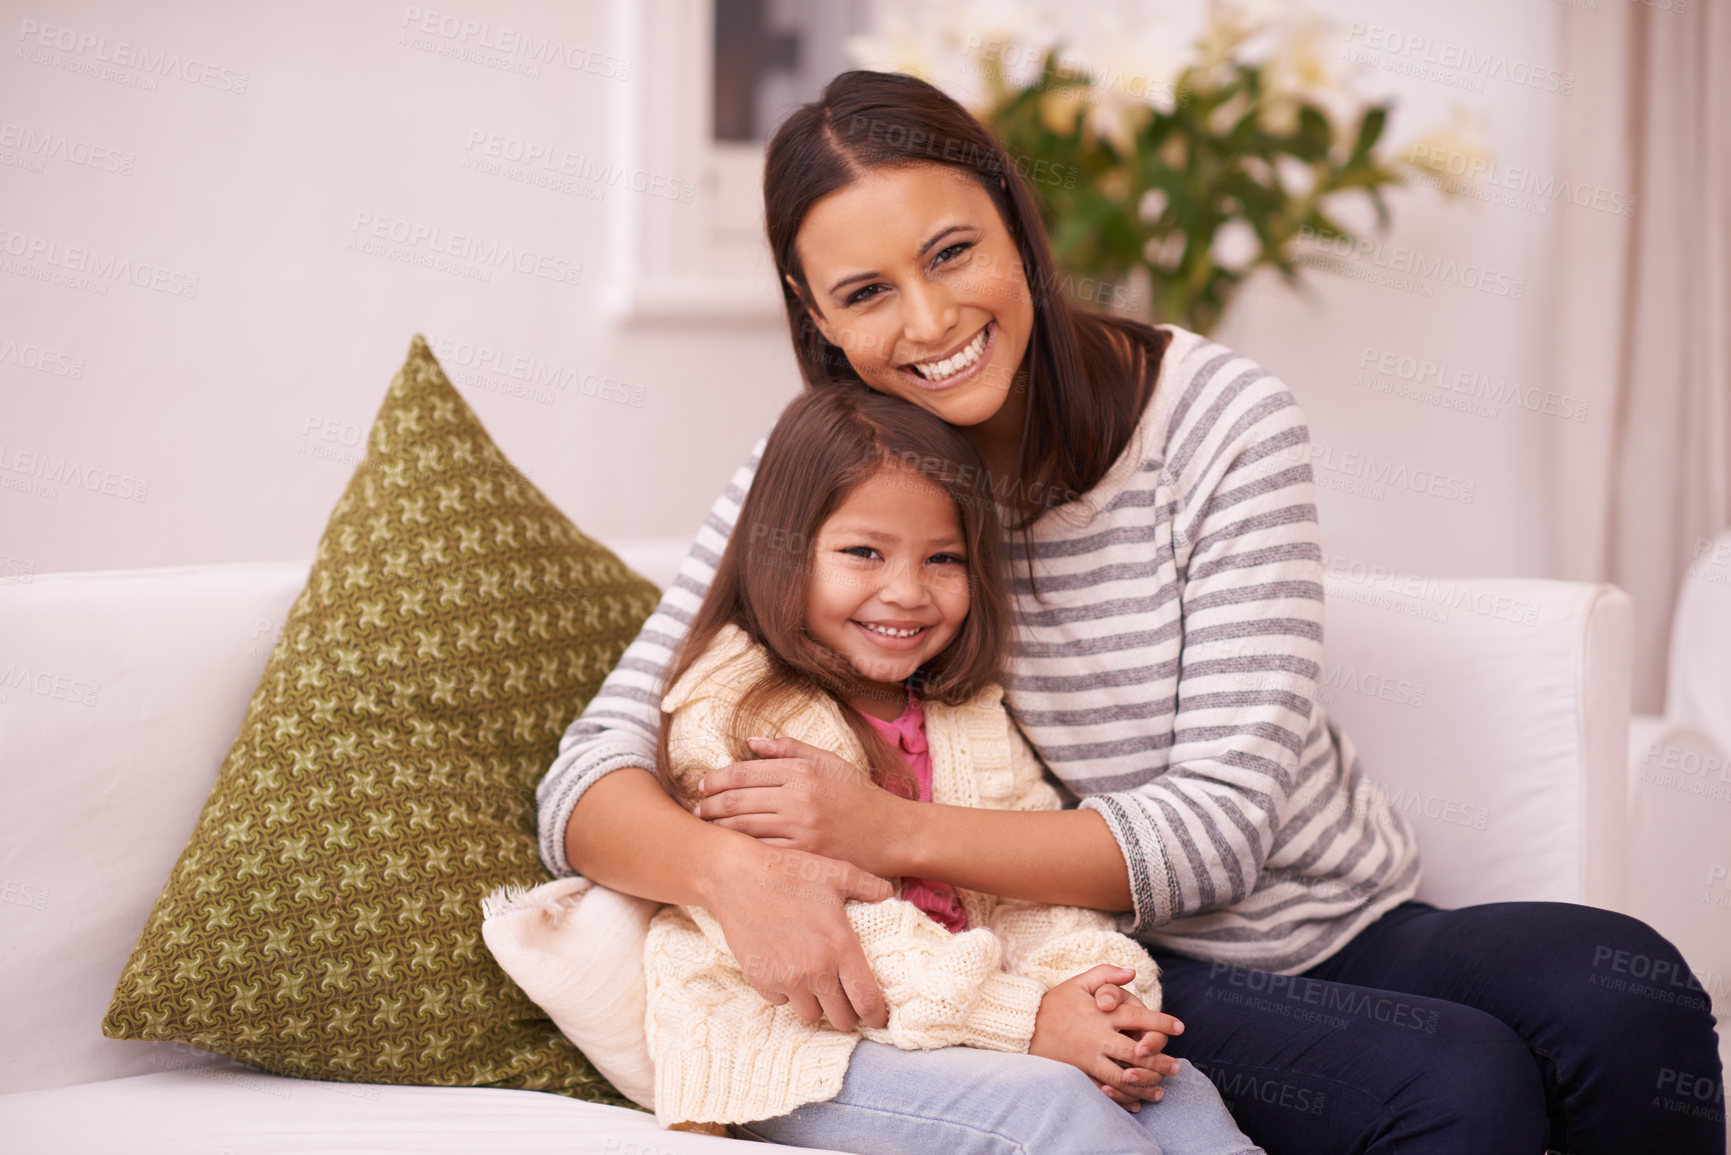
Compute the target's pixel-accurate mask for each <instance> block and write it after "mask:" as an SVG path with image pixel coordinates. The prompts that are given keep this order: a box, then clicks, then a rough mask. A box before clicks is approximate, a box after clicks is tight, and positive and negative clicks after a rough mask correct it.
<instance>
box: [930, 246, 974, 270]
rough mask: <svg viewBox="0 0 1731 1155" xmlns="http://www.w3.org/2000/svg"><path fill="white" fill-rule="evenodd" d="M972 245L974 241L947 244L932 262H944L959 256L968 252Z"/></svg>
mask: <svg viewBox="0 0 1731 1155" xmlns="http://www.w3.org/2000/svg"><path fill="white" fill-rule="evenodd" d="M971 247H973V243H972V242H971V241H957V242H956V243H955V244H953V245H947V246H945V247H944V248H943V249H942V250H941V251H939V253H938V255H937V257H936V259H935V260H934V261H933V262H932V263H933V264H943V263H944V262H945V261H947V260H950V259H952V258H953V257H955V256H959V255H961V254H962V253H964V252H966V251H967V250H968V249H969V248H971Z"/></svg>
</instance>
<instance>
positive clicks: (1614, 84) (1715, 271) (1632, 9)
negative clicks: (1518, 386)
mask: <svg viewBox="0 0 1731 1155" xmlns="http://www.w3.org/2000/svg"><path fill="white" fill-rule="evenodd" d="M1558 15H1559V19H1560V20H1561V21H1562V53H1563V62H1564V63H1563V67H1564V68H1565V69H1566V70H1568V71H1570V72H1572V73H1574V75H1575V78H1576V80H1575V90H1574V93H1573V94H1572V95H1571V96H1568V97H1566V98H1564V100H1565V105H1564V108H1563V109H1562V112H1561V132H1562V140H1561V145H1560V148H1559V157H1558V162H1557V163H1558V170H1559V173H1560V174H1561V176H1562V177H1564V178H1567V179H1568V180H1569V181H1570V182H1571V184H1572V185H1573V186H1574V187H1573V191H1572V199H1573V203H1564V201H1563V199H1562V198H1559V201H1558V202H1557V210H1558V213H1559V219H1558V221H1557V234H1556V235H1557V241H1558V246H1557V252H1556V262H1557V273H1558V276H1557V279H1556V283H1557V284H1558V286H1559V291H1558V294H1557V298H1556V311H1555V313H1554V315H1553V317H1552V321H1551V326H1550V328H1551V332H1550V338H1551V356H1550V358H1549V363H1550V365H1551V366H1552V370H1553V372H1554V374H1555V377H1554V380H1553V383H1552V387H1553V388H1555V389H1557V390H1558V391H1559V392H1562V393H1572V394H1574V395H1575V396H1578V397H1584V398H1586V399H1587V400H1588V402H1589V404H1590V406H1591V407H1592V410H1593V411H1594V412H1595V413H1596V414H1597V418H1596V419H1595V420H1591V421H1588V422H1586V423H1582V424H1575V423H1564V422H1557V423H1555V424H1556V425H1558V426H1559V428H1556V429H1553V430H1551V441H1550V448H1551V460H1550V462H1549V469H1548V476H1549V478H1550V480H1551V484H1552V487H1553V492H1552V494H1551V497H1552V501H1553V505H1552V508H1554V509H1556V510H1557V511H1558V516H1557V519H1556V522H1555V524H1554V527H1553V528H1554V533H1553V539H1552V542H1551V546H1552V556H1553V557H1554V558H1555V559H1556V562H1557V565H1556V570H1557V574H1558V576H1560V577H1566V578H1574V579H1577V580H1589V581H1611V582H1615V583H1616V584H1617V585H1619V586H1621V587H1622V588H1623V589H1625V590H1627V591H1628V592H1629V594H1630V596H1631V597H1632V598H1633V599H1634V601H1635V613H1636V668H1635V709H1636V710H1637V711H1638V712H1642V713H1655V714H1656V713H1660V712H1661V709H1662V706H1663V702H1664V680H1665V656H1666V653H1667V651H1668V647H1669V642H1670V623H1671V615H1672V608H1673V606H1674V605H1675V602H1676V597H1677V589H1678V585H1679V583H1680V582H1681V581H1682V580H1683V576H1684V572H1685V570H1686V569H1687V568H1688V565H1689V562H1690V559H1691V558H1692V557H1693V556H1694V553H1695V551H1696V549H1697V548H1698V543H1699V542H1701V541H1702V540H1703V539H1709V538H1712V537H1713V536H1714V535H1715V534H1716V533H1717V532H1718V531H1719V530H1721V529H1723V528H1725V527H1726V526H1728V525H1731V75H1728V73H1731V2H1726V0H1653V2H1652V3H1649V4H1643V3H1634V2H1629V0H1600V2H1599V4H1598V7H1597V8H1596V9H1592V10H1588V9H1585V8H1574V7H1562V8H1560V10H1559V13H1558ZM1619 194H1625V195H1626V194H1633V195H1634V196H1635V197H1636V198H1637V199H1636V202H1635V205H1634V208H1633V212H1632V214H1619V213H1617V212H1615V211H1611V209H1612V208H1614V207H1615V206H1617V205H1619V203H1621V202H1619V200H1618V196H1619ZM1595 205H1598V206H1600V207H1599V208H1595V207H1594V206H1595ZM1565 425H1568V426H1570V427H1567V428H1563V427H1562V426H1565ZM1727 661H1731V656H1728V657H1727Z"/></svg>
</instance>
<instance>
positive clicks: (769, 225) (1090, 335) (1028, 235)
mask: <svg viewBox="0 0 1731 1155" xmlns="http://www.w3.org/2000/svg"><path fill="white" fill-rule="evenodd" d="M934 164H937V165H946V166H948V167H950V168H953V169H955V170H957V171H958V172H962V173H966V174H967V175H968V176H969V177H971V178H972V179H973V180H975V181H977V182H978V183H979V185H980V187H981V188H983V189H985V190H986V192H987V194H988V195H989V196H991V198H992V201H993V203H994V204H996V205H997V208H998V214H999V215H1000V216H1001V217H1002V218H1003V220H1004V224H1005V226H1006V227H1007V228H1008V229H1009V230H1010V234H1011V236H1012V237H1013V238H1014V239H1015V242H1016V248H1017V251H1018V253H1019V255H1020V258H1021V262H1022V271H1023V275H1024V277H1025V279H1026V281H1027V284H1028V291H1029V293H1030V294H1031V295H1032V297H1033V302H1034V326H1033V332H1032V334H1031V335H1030V337H1029V341H1028V350H1027V353H1026V354H1025V356H1024V360H1023V367H1024V368H1025V369H1026V371H1027V390H1028V419H1027V421H1026V423H1025V424H1024V426H1023V429H1022V442H1021V448H1020V459H1019V461H1018V464H1017V470H1016V471H1017V477H1016V478H1015V479H1013V480H1014V481H1015V482H1017V483H1018V484H1013V485H1010V486H1008V490H1009V494H1010V496H1011V497H1012V498H1013V500H1009V501H1006V502H1005V504H1006V505H1008V506H1009V507H1010V508H1012V509H1014V510H1015V511H1016V515H1017V516H1016V520H1015V522H1014V524H1013V526H1012V528H1014V529H1017V530H1020V531H1022V543H1023V548H1024V551H1025V552H1026V553H1027V554H1028V556H1029V575H1028V577H1029V581H1030V583H1031V582H1032V580H1033V573H1032V550H1031V548H1029V547H1030V546H1031V541H1030V539H1029V532H1028V531H1029V527H1030V526H1031V525H1032V524H1033V522H1034V521H1036V520H1037V519H1038V518H1039V516H1040V515H1041V514H1043V513H1044V512H1045V511H1046V510H1047V509H1050V508H1052V507H1053V506H1054V505H1059V504H1063V503H1065V502H1068V501H1072V500H1074V499H1075V498H1076V497H1078V496H1080V495H1081V494H1083V493H1086V492H1087V491H1088V490H1090V489H1092V488H1093V487H1094V486H1095V485H1097V484H1098V483H1099V481H1100V479H1101V478H1102V477H1104V476H1105V475H1106V471H1107V470H1108V469H1110V468H1111V466H1112V463H1113V462H1114V461H1115V460H1117V458H1118V455H1119V454H1120V453H1122V452H1123V450H1124V447H1125V446H1126V445H1128V444H1129V441H1130V436H1131V434H1132V432H1133V431H1134V428H1135V425H1136V422H1137V421H1138V420H1139V419H1140V417H1141V414H1142V411H1143V408H1144V407H1145V405H1146V402H1147V399H1148V396H1149V395H1150V394H1151V393H1152V391H1153V386H1154V381H1155V378H1156V377H1157V376H1158V374H1159V371H1160V359H1161V356H1162V355H1163V354H1164V352H1165V350H1166V345H1167V343H1168V339H1169V338H1168V335H1167V334H1166V333H1164V332H1162V331H1161V330H1158V329H1156V328H1154V327H1153V326H1151V325H1146V324H1143V323H1142V322H1140V321H1135V320H1132V319H1129V318H1125V317H1116V316H1108V315H1105V314H1100V313H1093V312H1088V311H1086V310H1083V309H1080V308H1077V307H1076V306H1074V305H1072V304H1071V302H1070V301H1069V300H1068V299H1067V298H1066V297H1065V296H1064V294H1063V293H1062V292H1061V291H1060V280H1059V274H1058V272H1057V268H1056V265H1055V264H1054V262H1053V259H1052V250H1051V245H1050V243H1049V242H1048V241H1047V238H1046V230H1045V226H1044V225H1043V224H1042V223H1041V221H1040V213H1039V209H1038V206H1037V203H1036V201H1035V199H1034V193H1033V191H1032V190H1031V188H1030V187H1029V185H1028V183H1027V180H1026V179H1025V178H1024V176H1023V168H1024V167H1025V166H1019V165H1017V164H1015V163H1013V162H1012V160H1011V158H1010V157H1009V155H1008V154H1007V153H1006V152H1005V151H1004V147H1003V145H1002V144H1001V143H999V141H998V140H997V138H996V137H994V136H993V135H992V134H991V131H990V130H989V129H987V128H986V126H985V125H983V124H981V123H980V121H979V120H977V119H976V118H975V117H974V116H973V115H972V114H970V113H969V112H968V111H967V110H966V109H965V108H963V107H962V106H961V105H959V104H957V103H956V102H955V101H954V100H952V99H950V98H949V97H948V96H946V95H944V93H943V92H941V91H940V90H939V89H937V88H934V87H933V86H932V85H930V84H927V83H926V82H925V81H923V80H919V79H917V78H915V77H912V76H904V75H902V74H900V73H894V72H843V73H841V74H840V75H838V76H836V77H835V79H833V80H831V81H830V82H829V84H828V86H826V87H825V88H824V90H823V94H822V95H821V96H820V97H819V98H818V99H817V100H815V101H813V102H812V103H810V104H805V105H802V106H800V107H799V108H798V109H796V110H795V111H794V112H793V113H792V114H791V115H790V116H789V117H788V118H787V119H786V120H785V121H783V122H782V124H781V126H780V127H779V128H778V129H777V130H776V133H775V137H774V139H773V140H771V141H770V143H769V149H768V153H767V155H766V158H765V165H764V172H763V203H764V223H765V227H766V230H767V232H768V236H769V247H770V251H771V253H772V254H773V255H774V257H775V265H776V275H777V278H776V279H777V282H778V283H779V284H780V286H781V291H782V297H783V300H784V303H785V305H786V308H787V320H788V327H789V331H790V333H791V334H792V337H793V346H794V353H795V356H796V357H797V358H798V360H799V368H800V374H801V376H803V377H804V379H805V383H806V386H807V387H808V388H811V389H818V388H823V387H825V386H828V385H832V384H834V383H836V382H839V381H854V382H858V381H860V377H859V375H858V374H857V373H856V372H855V371H854V369H853V366H852V365H851V364H850V363H849V362H848V359H847V356H846V354H845V353H844V352H843V350H842V349H841V347H840V346H837V345H832V344H830V343H829V342H828V341H826V340H825V339H824V337H823V334H822V333H821V332H819V331H818V328H817V325H816V324H815V323H813V321H812V319H811V315H810V310H811V308H812V306H810V305H809V304H808V302H809V301H811V300H812V294H811V291H810V287H809V285H808V284H807V281H806V278H805V272H804V269H803V268H802V267H801V265H800V260H799V252H798V249H797V246H796V242H797V240H798V237H799V230H800V226H801V225H802V224H804V222H805V218H806V215H807V213H809V212H810V211H811V207H812V205H813V204H815V203H816V202H817V201H819V200H821V199H822V198H824V197H826V196H828V195H829V194H830V193H833V192H836V191H837V190H839V189H843V188H846V187H847V186H848V185H851V184H852V183H853V182H854V181H856V180H858V179H859V178H860V177H861V176H863V175H864V174H865V173H866V172H868V171H869V170H871V169H874V168H878V167H882V166H889V167H904V168H905V167H916V166H921V165H934ZM789 277H791V278H792V280H793V284H792V285H790V284H789V283H788V278H789ZM795 286H797V289H796V288H795ZM1000 480H1001V479H1000Z"/></svg>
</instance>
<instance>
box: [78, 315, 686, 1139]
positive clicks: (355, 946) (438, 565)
mask: <svg viewBox="0 0 1731 1155" xmlns="http://www.w3.org/2000/svg"><path fill="white" fill-rule="evenodd" d="M656 600H657V591H656V589H655V587H654V585H653V584H651V583H650V582H648V581H646V580H644V579H643V578H642V577H640V576H638V575H637V574H635V573H633V572H632V571H631V570H629V569H627V568H626V566H625V565H624V564H623V563H622V562H620V561H619V559H618V558H616V557H615V556H614V555H613V554H612V553H610V552H609V551H608V550H606V549H605V548H603V547H602V546H601V545H599V544H597V543H596V542H594V541H593V540H591V539H590V538H588V537H585V536H584V535H583V534H582V533H580V532H579V531H578V530H577V528H576V527H575V526H573V525H572V524H571V522H570V521H569V520H567V519H566V517H565V516H564V515H563V514H561V513H560V512H559V511H558V510H557V509H555V508H554V507H553V505H552V503H550V502H549V501H548V500H547V498H546V497H544V496H543V495H542V494H541V492H540V491H539V490H538V489H536V488H535V486H533V485H531V484H530V483H529V482H528V481H527V480H525V479H524V478H523V476H522V474H520V473H519V472H518V471H517V470H516V469H515V468H513V467H512V465H511V464H510V462H508V461H506V460H505V457H504V455H503V454H501V453H500V452H499V450H498V449H497V448H496V447H495V446H494V444H493V442H492V441H491V440H490V439H489V438H488V436H487V433H486V431H485V430H484V429H483V428H482V427H481V423H480V422H479V421H478V420H477V419H476V418H475V415H474V413H473V412H472V411H470V409H469V407H468V406H467V405H466V404H465V403H464V402H463V400H462V398H461V397H459V396H458V395H457V392H456V390H455V389H453V388H452V387H451V383H450V382H449V381H448V380H446V378H445V375H444V373H443V372H442V371H441V370H440V368H439V365H438V362H437V361H435V360H434V359H433V355H432V353H431V352H430V351H429V350H428V349H427V345H426V342H425V341H424V340H423V339H422V338H421V337H420V336H418V335H417V336H416V337H415V339H414V341H413V343H412V344H411V346H410V348H409V357H408V361H407V362H406V363H405V364H404V365H403V368H402V369H401V370H400V371H399V372H398V373H397V376H396V378H395V379H394V380H393V381H392V382H391V388H390V392H389V394H388V395H387V396H386V398H385V402H384V405H383V407H382V408H381V409H380V410H379V416H378V419H377V420H376V421H375V422H374V424H373V428H372V432H371V433H370V434H369V435H368V439H367V457H366V460H365V461H363V462H362V463H361V464H360V466H358V467H357V468H356V470H355V474H354V477H353V478H352V479H351V480H350V482H349V485H348V488H347V489H346V490H345V491H344V493H343V496H342V498H341V500H339V501H338V502H337V505H336V509H335V510H334V511H333V512H332V514H331V519H330V523H329V525H328V526H327V527H326V528H325V532H324V536H323V538H322V540H321V541H320V542H319V547H318V553H317V555H316V557H315V560H314V562H313V566H312V572H311V574H310V575H309V577H308V579H307V584H306V588H305V589H303V590H302V591H301V594H300V596H299V598H297V599H296V601H295V603H294V606H293V608H292V609H291V610H290V612H289V617H288V621H287V622H286V623H285V624H284V626H283V630H282V637H281V640H280V641H279V642H278V644H277V647H276V650H275V652H274V653H272V654H271V657H270V661H269V664H268V665H267V666H266V667H265V672H264V677H263V679H262V680H261V681H260V683H259V687H258V690H257V692H256V693H255V694H254V695H253V699H252V704H251V705H250V706H249V707H248V710H247V714H246V719H245V721H244V722H243V723H242V724H241V729H240V734H239V737H238V738H237V739H236V740H235V743H234V746H233V748H232V749H231V750H230V751H229V753H228V757H227V759H226V760H224V762H223V764H222V768H221V770H220V771H219V772H218V774H217V779H216V785H215V786H214V787H213V788H212V790H211V793H210V798H209V800H208V801H207V802H206V803H205V807H204V813H203V814H202V815H201V816H200V817H199V820H198V825H197V827H196V828H195V829H194V831H193V834H192V838H191V840H190V841H189V842H188V843H187V845H186V848H185V849H184V850H183V851H182V852H181V855H180V859H179V861H178V862H176V864H175V867H174V871H173V873H172V874H171V875H170V876H169V879H168V882H167V884H166V885H165V886H164V887H163V890H162V893H161V895H159V896H158V898H157V900H156V905H155V907H154V908H153V909H152V911H151V913H150V919H149V921H148V922H147V923H146V924H145V927H144V930H143V933H142V934H141V935H140V937H139V940H138V944H137V946H135V947H134V948H133V951H132V956H131V958H130V959H129V960H128V962H127V965H126V969H125V970H124V971H123V972H122V974H121V976H120V982H119V984H118V986H117V987H116V988H115V992H114V1000H113V1002H112V1004H111V1005H110V1006H109V1008H108V1013H107V1015H106V1017H105V1018H104V1019H103V1022H102V1030H103V1033H104V1034H106V1035H108V1036H109V1037H110V1038H116V1039H150V1040H164V1041H167V1040H173V1041H178V1042H181V1043H186V1044H190V1045H192V1046H194V1047H199V1048H202V1049H204V1050H207V1051H214V1052H217V1053H219V1054H223V1055H227V1056H230V1057H232V1058H235V1059H239V1060H241V1061H243V1062H246V1063H251V1064H253V1065H254V1066H257V1067H262V1068H264V1069H265V1070H268V1071H274V1072H277V1073H279V1074H285V1075H297V1076H305V1077H309V1078H318V1079H334V1080H347V1081H353V1082H374V1083H413V1084H427V1085H438V1086H491V1087H516V1088H523V1089H528V1090H538V1091H553V1092H558V1093H561V1094H566V1095H572V1096H576V1097H578V1098H583V1099H593V1100H597V1101H601V1102H607V1103H614V1104H617V1105H619V1106H627V1107H629V1106H633V1104H632V1103H631V1102H630V1100H628V1099H626V1098H625V1097H624V1096H622V1095H620V1094H619V1093H618V1092H617V1091H616V1090H614V1088H613V1087H612V1086H611V1085H610V1084H609V1083H608V1082H607V1081H606V1080H605V1079H603V1078H602V1077H601V1075H599V1074H598V1073H597V1072H596V1071H595V1069H594V1068H593V1067H592V1066H591V1065H590V1064H589V1062H588V1060H587V1059H585V1058H584V1056H583V1055H582V1053H581V1052H579V1051H578V1050H577V1049H576V1048H575V1047H573V1046H572V1045H571V1044H570V1043H569V1042H568V1041H566V1039H565V1038H564V1036H562V1035H561V1034H560V1033H559V1031H558V1030H557V1028H555V1027H554V1026H553V1024H552V1022H551V1021H550V1020H548V1019H547V1017H546V1016H545V1015H544V1014H543V1013H542V1012H541V1010H540V1008H538V1007H537V1006H535V1004H534V1003H532V1002H531V1001H530V1000H529V998H528V997H527V996H526V995H524V994H523V992H522V991H521V990H519V989H518V988H517V986H516V985H515V984H514V983H512V981H511V980H510V979H509V978H508V977H506V975H505V974H504V972H503V971H501V970H500V969H499V968H498V966H497V964H495V963H494V961H493V958H492V956H491V954H490V953H489V952H488V951H487V949H486V947H485V945H484V944H483V943H482V941H481V921H482V912H481V898H482V896H484V895H486V894H487V893H489V892H490V891H492V890H494V889H495V888H496V887H498V886H500V885H502V884H512V885H516V886H522V887H532V886H536V885H538V884H540V883H542V882H545V881H546V880H547V873H546V870H545V868H544V867H543V866H542V865H541V860H540V857H539V854H538V851H537V845H536V832H535V786H536V784H537V782H539V780H540V778H541V776H542V774H543V773H544V772H545V771H546V769H547V766H548V765H549V764H550V763H551V762H552V760H553V757H554V755H555V754H556V753H557V750H558V741H559V736H560V734H561V733H562V732H563V731H564V729H565V727H566V725H567V724H569V723H570V721H571V720H572V719H573V718H575V717H576V716H577V715H578V714H579V713H580V712H581V711H582V708H583V706H584V704H585V703H586V702H587V701H588V700H589V698H590V696H591V695H593V694H594V693H595V691H596V690H597V689H598V688H599V687H600V685H601V680H602V678H603V677H605V676H606V674H607V673H608V671H609V670H611V669H612V667H613V665H614V663H616V662H617V661H618V660H619V656H620V655H621V654H622V653H623V652H624V651H625V647H626V646H627V645H628V644H629V643H630V641H631V640H632V638H634V637H635V636H636V635H637V630H638V628H639V627H640V626H641V625H642V623H643V620H644V619H645V618H647V617H648V616H649V613H650V611H651V610H652V609H654V607H655V603H656Z"/></svg>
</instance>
